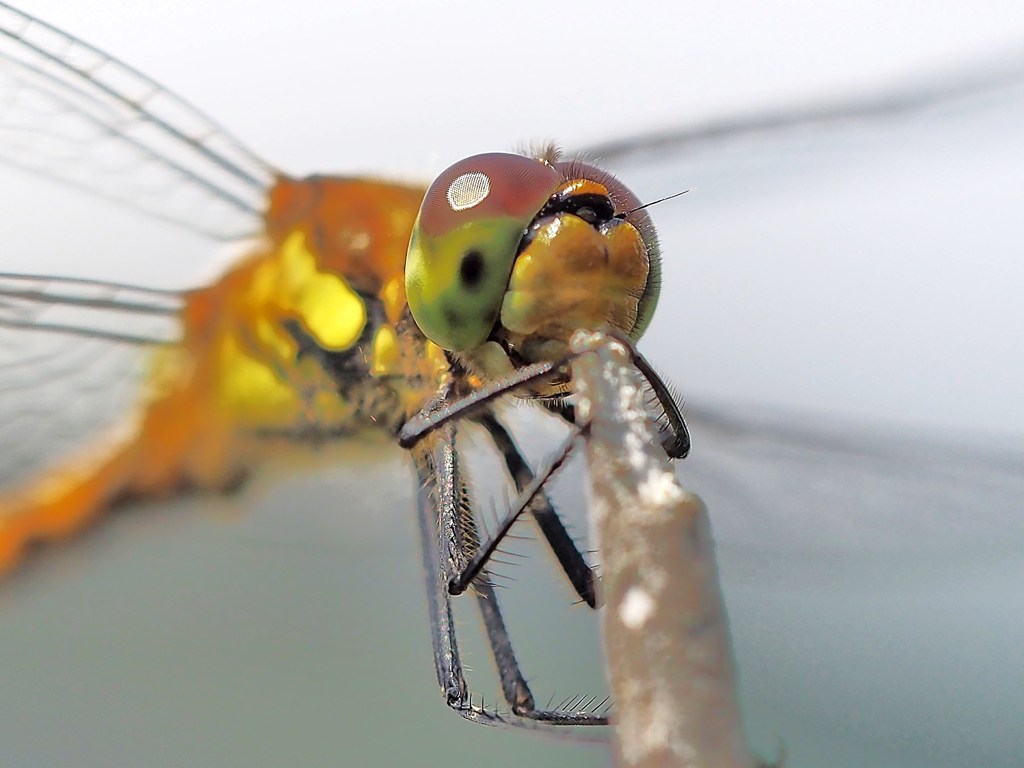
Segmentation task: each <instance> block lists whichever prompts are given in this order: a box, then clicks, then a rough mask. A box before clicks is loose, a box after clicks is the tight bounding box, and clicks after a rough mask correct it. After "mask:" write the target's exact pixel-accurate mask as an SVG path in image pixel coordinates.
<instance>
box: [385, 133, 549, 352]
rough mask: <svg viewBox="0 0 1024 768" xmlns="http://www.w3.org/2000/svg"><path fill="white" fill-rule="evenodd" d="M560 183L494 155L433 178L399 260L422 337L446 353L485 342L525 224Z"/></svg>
mask: <svg viewBox="0 0 1024 768" xmlns="http://www.w3.org/2000/svg"><path fill="white" fill-rule="evenodd" d="M563 181H564V179H563V177H562V175H561V174H560V173H559V172H558V171H557V170H555V169H554V168H552V167H551V166H550V165H547V164H545V163H542V162H540V161H539V160H534V159H532V158H529V157H523V156H522V155H512V154H505V153H499V152H493V153H489V154H485V155H475V156H473V157H467V158H466V159H465V160H460V161H459V162H457V163H456V164H455V165H453V166H451V167H450V168H448V170H446V171H444V173H442V174H441V175H440V176H438V177H437V179H435V180H434V183H433V184H431V185H430V187H429V189H427V194H426V196H425V197H424V198H423V204H422V205H421V206H420V213H419V216H418V217H417V219H416V224H415V225H414V226H413V230H412V238H411V239H410V241H409V253H408V256H407V257H406V261H405V292H406V297H407V299H408V302H409V309H410V310H411V311H412V316H413V318H414V319H415V320H416V324H417V325H418V326H419V327H420V330H421V331H423V333H424V335H425V336H426V337H427V338H428V339H430V340H431V341H433V342H434V343H435V344H437V345H438V346H440V347H442V348H444V349H447V350H449V351H452V352H461V351H465V350H469V349H472V348H473V347H476V346H478V345H480V344H482V343H483V342H484V341H486V340H487V336H488V334H490V332H491V328H493V327H494V323H495V321H496V320H497V318H498V313H499V312H500V311H501V302H502V298H503V297H504V295H505V291H506V289H507V287H508V281H509V276H510V274H511V272H512V265H513V262H514V261H515V258H516V251H517V250H518V248H519V242H520V240H522V237H523V234H524V232H525V230H526V227H527V226H529V224H530V222H531V221H532V220H533V219H534V217H535V216H536V215H537V214H538V213H539V212H540V210H541V209H542V208H543V207H544V204H545V203H546V202H547V201H548V199H549V198H550V197H551V194H552V193H553V192H554V191H555V189H556V188H557V187H558V186H559V185H560V184H561V183H562V182H563Z"/></svg>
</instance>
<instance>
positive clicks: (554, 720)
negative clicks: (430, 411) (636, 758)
mask: <svg viewBox="0 0 1024 768" xmlns="http://www.w3.org/2000/svg"><path fill="white" fill-rule="evenodd" d="M435 438H436V439H434V440H431V441H430V444H431V448H432V449H433V450H429V451H428V450H424V449H423V448H421V449H420V450H419V451H417V456H416V458H417V461H416V466H417V471H418V474H419V479H420V488H419V493H418V497H417V498H418V507H419V521H420V534H421V537H422V542H423V563H424V569H425V572H426V578H427V593H428V605H429V614H430V625H431V642H432V644H433V650H434V665H435V669H436V672H437V680H438V683H439V684H440V686H441V691H442V694H443V695H444V698H445V703H446V704H447V705H448V706H449V707H451V708H452V709H454V710H455V711H456V712H458V713H459V714H460V715H462V716H463V717H465V718H466V719H467V720H473V721H475V722H481V723H485V724H490V725H502V724H504V725H514V726H518V727H527V728H534V727H544V726H547V725H559V726H560V725H604V724H606V723H607V722H608V718H607V715H605V714H603V713H596V712H588V711H583V710H571V709H553V710H548V709H537V708H536V706H535V703H534V698H533V694H532V693H531V692H530V688H529V686H528V685H527V683H526V679H525V678H524V676H523V674H522V671H521V669H520V666H519V662H518V660H517V659H516V657H515V653H514V651H513V649H512V643H511V639H510V637H509V634H508V630H507V628H506V626H505V621H504V618H503V617H502V615H501V610H500V608H499V606H498V600H497V596H496V594H495V590H494V586H493V584H491V582H490V579H489V578H488V576H487V574H486V572H484V573H481V574H480V575H479V576H478V577H477V579H476V581H475V582H474V585H473V586H474V588H475V591H476V593H477V605H478V607H479V609H480V611H481V615H482V617H483V621H484V626H485V629H486V632H487V638H488V642H489V643H490V645H491V651H492V654H493V656H494V660H495V664H496V665H497V668H498V675H499V678H500V680H501V686H502V693H503V695H504V697H505V699H506V701H507V702H508V704H509V707H510V709H511V713H510V714H504V713H501V712H498V711H496V710H494V709H487V708H485V707H483V706H482V705H475V704H474V703H473V698H472V694H471V693H470V692H469V688H468V686H467V684H466V679H465V675H464V673H463V668H462V662H461V660H460V656H459V650H458V639H457V636H456V631H455V623H454V617H453V614H452V606H451V594H450V593H449V590H448V583H449V581H450V578H451V575H452V574H454V573H455V572H457V571H459V570H462V569H464V567H465V563H466V561H467V560H468V556H469V554H470V553H472V552H473V550H474V549H475V548H476V546H477V539H476V530H475V523H474V522H473V519H472V516H471V515H470V514H468V513H469V508H468V498H467V495H466V490H465V487H464V485H463V483H462V481H461V478H460V476H459V466H458V461H457V458H456V455H455V430H454V427H453V425H450V424H449V425H446V426H445V427H443V428H441V429H439V430H437V431H436V432H435ZM577 701H582V700H577V699H573V702H577Z"/></svg>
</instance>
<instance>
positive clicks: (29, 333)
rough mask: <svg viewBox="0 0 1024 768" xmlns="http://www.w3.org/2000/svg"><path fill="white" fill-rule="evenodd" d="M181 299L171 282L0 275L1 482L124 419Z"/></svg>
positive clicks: (174, 324) (169, 334)
mask: <svg viewBox="0 0 1024 768" xmlns="http://www.w3.org/2000/svg"><path fill="white" fill-rule="evenodd" d="M180 308H181V297H180V295H179V294H177V293H176V292H174V291H162V290H154V289H148V288H140V287H134V286H129V285H122V284H118V283H111V282H105V281H90V280H77V279H71V278H48V277H42V276H25V275H9V274H0V444H2V445H3V446H4V449H3V451H2V453H0V485H6V484H7V483H8V482H10V481H12V480H14V479H17V478H21V477H24V475H25V474H26V473H27V472H30V471H31V470H32V469H33V468H35V467H38V466H40V465H41V464H43V463H48V462H52V461H54V460H56V459H57V458H59V457H60V456H62V455H64V454H66V453H68V452H69V451H71V450H73V449H74V448H75V447H76V446H77V445H78V444H79V443H80V442H81V440H82V439H83V437H85V436H88V435H95V434H97V433H99V432H100V431H101V430H103V429H104V428H106V427H108V426H110V425H112V424H114V423H116V421H117V419H118V418H123V417H124V416H125V414H126V413H128V411H129V409H130V407H131V405H132V404H133V401H134V400H135V398H136V396H137V392H136V383H137V381H138V379H139V376H140V374H141V373H142V369H143V367H144V365H145V361H146V350H148V349H150V348H153V347H156V346H159V345H161V344H164V343H167V342H171V341H174V340H175V339H176V337H177V334H178V321H177V313H178V311H179V310H180Z"/></svg>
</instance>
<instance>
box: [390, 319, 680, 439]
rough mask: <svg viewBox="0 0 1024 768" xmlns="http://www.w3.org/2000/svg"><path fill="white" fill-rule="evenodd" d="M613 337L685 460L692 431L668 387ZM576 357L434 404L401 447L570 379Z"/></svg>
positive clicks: (409, 425)
mask: <svg viewBox="0 0 1024 768" xmlns="http://www.w3.org/2000/svg"><path fill="white" fill-rule="evenodd" d="M609 335H610V336H612V337H614V338H615V339H616V340H618V341H619V342H621V343H622V344H625V345H626V347H627V349H629V351H630V355H631V357H632V360H633V364H634V365H636V367H637V369H638V370H639V371H640V373H641V374H642V375H643V377H644V379H645V380H646V381H647V384H648V385H649V386H650V388H651V392H652V394H653V395H654V399H655V400H657V402H658V405H659V408H660V413H659V415H658V422H659V427H660V431H661V433H662V435H661V441H662V446H663V447H664V449H665V452H666V453H667V454H668V456H669V458H672V459H682V458H685V457H686V456H687V454H689V452H690V431H689V429H688V428H687V426H686V420H685V419H684V418H683V415H682V412H681V411H680V409H679V404H678V403H676V400H675V397H674V396H673V395H672V392H671V391H670V389H669V387H668V385H667V384H665V382H664V381H662V379H661V377H660V376H659V375H658V373H657V372H656V371H655V370H654V369H653V368H652V367H651V364H650V363H648V362H647V359H646V358H645V357H644V356H643V355H642V354H640V352H639V351H638V350H637V349H636V348H635V347H634V346H633V342H632V341H630V340H629V339H627V338H625V337H623V336H621V335H619V334H615V333H610V332H609ZM575 357H576V355H569V356H567V357H566V358H564V359H562V360H559V361H556V362H542V363H534V364H532V365H526V366H523V367H521V368H518V369H516V370H515V371H514V372H513V373H511V374H509V375H508V376H506V377H504V378H502V379H498V380H496V381H491V382H489V383H487V384H485V385H484V386H482V387H480V388H479V389H477V390H475V391H473V392H471V393H470V394H468V395H465V396H464V397H460V398H458V399H457V400H450V399H448V398H447V397H445V398H442V399H441V400H438V401H435V402H432V403H430V404H428V405H427V407H425V408H423V410H421V411H420V412H419V413H417V414H416V415H415V416H413V417H412V418H411V419H409V420H408V421H407V422H406V423H405V424H404V425H403V426H402V428H401V430H399V433H398V444H399V445H400V446H402V447H403V448H412V447H413V446H414V445H416V443H418V442H419V441H420V440H422V439H423V438H424V437H426V436H427V435H429V434H430V433H431V432H432V431H433V430H435V429H437V428H438V427H439V426H441V425H442V424H445V423H447V422H449V421H452V420H455V419H460V418H463V417H464V416H467V415H469V414H472V413H475V412H478V411H480V410H481V409H482V408H484V407H485V406H486V405H487V404H488V403H490V402H492V401H494V400H497V399H498V398H500V397H503V396H504V395H507V394H510V393H514V392H515V391H516V390H518V389H521V388H523V387H527V386H529V385H530V384H534V383H537V382H540V381H544V380H546V379H550V378H555V377H568V376H569V365H570V363H571V362H572V360H573V359H574V358H575ZM549 410H551V411H552V412H554V413H556V414H559V415H561V416H562V417H563V418H565V419H567V420H571V423H575V413H574V411H573V409H571V408H568V407H559V406H549Z"/></svg>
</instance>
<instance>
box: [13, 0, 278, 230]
mask: <svg viewBox="0 0 1024 768" xmlns="http://www.w3.org/2000/svg"><path fill="white" fill-rule="evenodd" d="M0 162H3V163H6V164H8V165H11V166H14V167H17V168H20V169H23V170H25V171H27V172H29V173H31V174H33V175H36V176H45V177H47V178H51V179H55V180H57V181H60V182H62V183H64V184H67V185H70V186H72V187H78V188H81V189H85V190H87V191H89V192H90V193H92V194H94V195H98V196H100V197H104V198H108V199H111V200H114V201H117V202H118V203H121V204H123V205H126V206H129V207H131V208H135V209H138V210H140V211H143V212H145V213H146V214H148V215H150V216H154V217H156V218H159V219H163V220H166V221H170V222H173V223H175V224H177V225H179V226H181V227H184V228H186V229H189V230H192V231H195V232H200V233H203V234H206V235H209V236H211V237H214V238H217V239H221V240H231V239H236V238H239V237H247V236H252V235H254V234H256V233H258V232H259V231H260V230H261V214H262V212H263V210H264V196H265V193H266V190H267V187H268V186H269V185H270V183H271V182H272V180H273V177H274V170H273V169H272V168H271V167H270V166H268V165H267V164H266V163H264V162H263V161H262V160H260V159H259V158H258V157H256V156H255V155H253V154H252V153H251V152H250V151H249V150H248V149H246V148H245V147H244V146H242V145H241V144H240V143H239V142H238V141H237V140H235V139H234V138H233V137H232V136H230V135H229V134H227V133H226V132H225V131H224V130H223V129H222V128H221V127H220V126H219V125H217V124H216V123H214V122H213V121H212V120H210V119H209V118H208V117H206V115H204V114H202V113H201V112H199V111H198V110H197V109H195V108H194V107H193V106H191V105H190V104H189V103H188V102H186V101H184V100H182V99H181V98H179V97H178V96H176V95H174V94H173V93H170V92H169V91H167V90H165V89H163V88H162V87H160V85H158V84H157V83H155V82H153V81H152V80H150V79H149V78H148V77H146V76H145V75H142V74H141V73H139V72H137V71H135V70H134V69H132V68H131V67H129V66H127V65H125V64H123V63H122V62H120V61H118V60H117V59H115V58H112V57H111V56H108V55H106V54H105V53H103V52H101V51H98V50H97V49H95V48H93V47H92V46H90V45H88V44H87V43H84V42H82V41H81V40H78V39H76V38H74V37H72V36H70V35H68V34H65V33H64V32H61V31H60V30H58V29H55V28H54V27H51V26H49V25H48V24H45V23H44V22H41V21H39V20H37V19H34V18H32V17H31V16H27V15H25V14H23V13H21V12H20V11H17V10H15V9H13V8H11V7H9V6H7V5H3V4H0Z"/></svg>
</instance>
